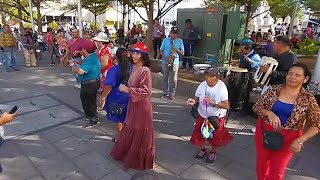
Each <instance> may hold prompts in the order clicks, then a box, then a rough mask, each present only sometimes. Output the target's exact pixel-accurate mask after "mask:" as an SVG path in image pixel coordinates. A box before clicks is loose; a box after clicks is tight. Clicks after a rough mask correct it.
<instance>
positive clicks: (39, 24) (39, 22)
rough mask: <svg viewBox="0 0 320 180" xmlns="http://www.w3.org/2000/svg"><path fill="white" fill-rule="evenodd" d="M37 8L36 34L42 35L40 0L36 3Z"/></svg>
mask: <svg viewBox="0 0 320 180" xmlns="http://www.w3.org/2000/svg"><path fill="white" fill-rule="evenodd" d="M36 8H37V25H38V33H42V16H41V12H40V0H37V1H36Z"/></svg>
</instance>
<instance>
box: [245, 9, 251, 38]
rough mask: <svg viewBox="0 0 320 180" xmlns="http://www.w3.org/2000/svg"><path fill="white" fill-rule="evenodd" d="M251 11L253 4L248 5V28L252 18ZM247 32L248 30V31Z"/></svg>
mask: <svg viewBox="0 0 320 180" xmlns="http://www.w3.org/2000/svg"><path fill="white" fill-rule="evenodd" d="M251 11H252V6H251V5H249V6H247V20H246V29H248V24H249V22H250V20H251ZM246 33H247V32H246Z"/></svg>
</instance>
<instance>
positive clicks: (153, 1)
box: [118, 0, 183, 49]
mask: <svg viewBox="0 0 320 180" xmlns="http://www.w3.org/2000/svg"><path fill="white" fill-rule="evenodd" d="M118 1H119V2H120V3H122V4H124V5H127V6H129V7H130V8H131V9H133V10H134V11H135V12H136V13H137V14H138V15H139V16H140V18H141V19H142V20H143V21H145V22H147V26H148V29H147V36H146V44H147V46H148V48H149V49H151V44H152V30H153V21H154V19H160V18H162V17H163V16H164V15H166V14H167V13H168V12H169V11H170V10H171V9H172V8H173V7H175V6H176V5H177V4H179V3H180V2H182V1H183V0H118ZM161 2H164V4H163V5H161ZM155 6H156V7H157V9H158V12H157V14H156V16H155V17H154V15H153V12H154V8H155ZM137 7H142V8H144V9H145V11H146V13H147V18H145V17H143V16H142V15H141V13H140V12H139V11H138V9H137Z"/></svg>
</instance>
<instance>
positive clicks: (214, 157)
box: [206, 153, 217, 165]
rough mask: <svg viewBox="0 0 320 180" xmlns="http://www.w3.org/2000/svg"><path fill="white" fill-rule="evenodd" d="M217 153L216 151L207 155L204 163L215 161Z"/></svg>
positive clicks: (210, 163) (209, 163) (208, 163)
mask: <svg viewBox="0 0 320 180" xmlns="http://www.w3.org/2000/svg"><path fill="white" fill-rule="evenodd" d="M216 158H217V155H216V153H210V154H209V155H208V157H207V160H206V164H207V165H213V164H214V163H215V162H216Z"/></svg>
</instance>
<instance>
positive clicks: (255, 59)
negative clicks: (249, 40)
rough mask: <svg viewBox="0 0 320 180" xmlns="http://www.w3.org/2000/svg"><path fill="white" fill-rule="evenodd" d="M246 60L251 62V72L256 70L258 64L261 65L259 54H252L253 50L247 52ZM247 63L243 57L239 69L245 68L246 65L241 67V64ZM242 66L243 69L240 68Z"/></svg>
mask: <svg viewBox="0 0 320 180" xmlns="http://www.w3.org/2000/svg"><path fill="white" fill-rule="evenodd" d="M246 56H247V57H248V58H250V59H251V60H252V63H251V65H250V67H251V69H253V70H257V69H258V67H259V65H260V63H261V58H260V56H259V54H256V53H255V52H254V50H252V51H251V52H249V54H247V55H246ZM247 63H249V62H248V61H247V60H246V59H245V58H244V57H243V58H241V59H240V65H239V67H240V68H246V67H245V66H246V65H243V64H247ZM242 66H243V67H242Z"/></svg>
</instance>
